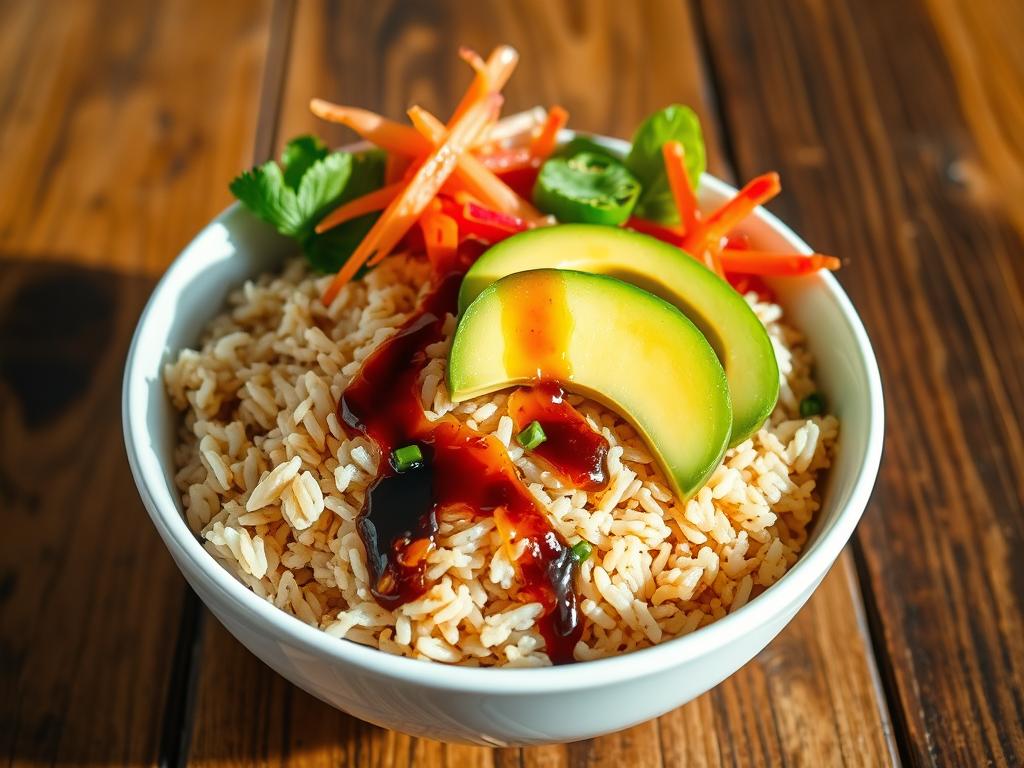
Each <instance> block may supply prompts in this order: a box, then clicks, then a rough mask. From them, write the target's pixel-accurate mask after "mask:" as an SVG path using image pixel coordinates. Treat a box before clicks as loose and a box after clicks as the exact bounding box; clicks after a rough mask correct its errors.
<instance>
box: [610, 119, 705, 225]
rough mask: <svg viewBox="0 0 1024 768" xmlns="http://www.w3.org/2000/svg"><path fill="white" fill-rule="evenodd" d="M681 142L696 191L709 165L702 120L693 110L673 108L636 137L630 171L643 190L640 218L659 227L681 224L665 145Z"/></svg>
mask: <svg viewBox="0 0 1024 768" xmlns="http://www.w3.org/2000/svg"><path fill="white" fill-rule="evenodd" d="M666 141H678V142H679V143H680V144H682V145H683V148H684V149H685V157H686V173H687V176H688V177H689V179H690V186H691V187H692V188H693V189H694V190H696V189H697V186H698V185H699V184H700V177H701V174H703V173H704V169H705V167H706V164H707V159H706V157H705V154H704V138H703V135H702V134H701V130H700V120H699V119H698V118H697V114H696V113H695V112H694V111H693V110H692V109H690V108H689V107H684V106H680V105H679V104H672V105H671V106H668V107H665V109H662V110H659V111H657V112H655V113H654V114H653V115H651V116H650V117H648V118H647V119H646V120H644V122H643V123H641V124H640V127H639V128H637V130H636V133H634V134H633V145H632V147H631V148H630V150H629V154H628V155H627V156H626V167H627V168H629V170H630V171H631V172H632V173H633V175H634V176H635V177H636V178H637V181H639V182H640V184H641V186H642V187H643V191H642V192H641V193H640V199H639V200H638V201H637V204H636V215H637V216H639V217H640V218H643V219H649V220H651V221H655V222H657V223H659V224H678V223H679V212H678V210H677V209H676V205H675V201H674V200H673V198H672V190H671V189H670V187H669V182H668V175H667V174H666V173H665V160H664V156H663V155H662V149H661V148H662V145H663V144H664V143H665V142H666Z"/></svg>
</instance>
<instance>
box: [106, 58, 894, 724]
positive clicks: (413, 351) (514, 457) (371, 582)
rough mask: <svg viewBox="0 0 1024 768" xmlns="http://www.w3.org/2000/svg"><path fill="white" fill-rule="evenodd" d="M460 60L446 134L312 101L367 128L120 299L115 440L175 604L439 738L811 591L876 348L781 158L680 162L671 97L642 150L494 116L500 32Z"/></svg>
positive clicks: (702, 683) (731, 632)
mask: <svg viewBox="0 0 1024 768" xmlns="http://www.w3.org/2000/svg"><path fill="white" fill-rule="evenodd" d="M460 55H461V56H462V58H463V59H464V60H465V61H466V62H467V63H469V64H470V65H471V66H472V67H473V69H474V72H475V75H474V80H473V83H472V85H471V86H470V88H469V89H468V90H467V92H466V95H465V96H464V97H463V99H462V101H461V102H460V104H459V106H458V107H457V109H456V110H455V113H454V114H453V115H452V116H451V118H450V119H449V121H448V122H447V123H443V122H442V121H440V120H438V119H437V118H435V117H434V116H433V115H430V114H429V113H428V112H426V111H425V110H423V109H422V108H421V107H418V106H414V107H412V108H411V109H410V110H409V116H410V118H411V120H412V123H413V125H412V127H410V126H405V125H401V124H399V123H396V122H393V121H390V120H388V119H387V118H385V117H383V116H380V115H375V114H373V113H372V112H368V111H366V110H363V109H359V108H356V107H349V106H344V105H335V104H330V103H328V102H323V101H320V100H314V101H313V102H312V103H311V109H312V111H313V112H314V113H315V114H317V115H318V116H320V117H322V118H324V119H327V120H331V121H335V122H341V123H343V124H345V125H347V126H349V127H350V128H354V129H355V130H356V131H357V132H358V133H360V134H361V135H362V136H363V137H364V138H365V139H368V140H369V141H370V142H372V143H373V144H375V145H376V149H374V150H372V151H368V150H358V149H357V150H352V151H346V150H341V151H335V152H332V151H331V150H329V149H328V148H327V147H326V146H324V145H323V143H322V142H320V141H319V140H317V139H316V138H315V137H311V136H304V137H297V138H295V139H293V140H291V141H289V142H288V144H287V145H286V147H285V150H284V152H283V154H282V157H281V160H280V163H277V162H274V161H270V162H267V163H264V164H261V165H259V166H256V167H254V168H252V169H251V170H249V171H245V172H243V173H241V174H240V175H239V176H238V177H236V179H235V180H234V181H233V182H232V183H231V185H230V188H231V191H232V192H233V193H234V194H235V196H236V197H238V198H239V200H240V201H241V202H242V203H243V204H244V206H245V208H246V209H248V212H246V211H243V210H241V209H239V208H237V207H236V208H234V209H231V210H229V211H228V212H227V213H225V214H224V215H222V216H221V217H220V218H218V219H217V220H215V221H214V222H213V223H211V225H209V226H208V227H207V228H206V229H205V230H204V231H203V232H202V233H201V234H200V235H199V236H198V237H197V238H196V240H195V241H194V242H193V243H192V244H191V245H190V246H189V247H188V248H187V249H186V250H185V252H183V254H182V255H181V256H180V257H179V259H178V260H177V261H176V262H175V263H174V264H173V265H172V267H171V268H170V269H169V270H168V272H167V274H166V275H165V276H164V278H163V280H161V282H160V284H159V285H158V287H157V289H156V291H155V292H154V295H153V297H152V298H151V300H150V303H149V305H148V306H147V308H146V311H145V312H144V313H143V317H142V318H141V320H140V323H139V327H138V329H137V331H136V335H135V338H134V339H133V343H132V348H131V351H130V353H129V359H128V364H127V367H126V373H125V394H124V422H125V440H126V446H127V448H128V455H129V460H130V463H131V465H132V470H133V473H134V475H135V477H136V481H137V483H138V486H139V489H140V493H141V495H142V497H143V500H144V502H145V504H146V507H147V509H148V511H149V512H150V514H151V517H152V518H153V520H154V523H155V524H156V526H157V529H158V531H159V533H160V534H161V536H162V537H163V539H164V541H165V543H167V545H168V548H169V550H170V551H171V553H172V555H173V556H174V558H175V560H176V562H177V563H178V565H179V567H181V569H182V571H183V573H184V574H185V576H186V578H187V579H188V580H189V582H190V583H191V584H192V585H193V587H194V588H195V589H196V591H197V592H198V593H199V595H200V597H201V598H202V599H203V600H204V602H206V603H207V604H208V605H209V606H210V608H211V609H212V610H213V611H214V613H215V614H216V615H217V616H218V618H219V619H220V620H221V621H222V622H223V623H224V624H225V626H226V627H227V628H228V629H229V630H230V631H231V632H232V633H233V634H234V635H235V636H236V637H237V638H239V639H240V640H241V641H242V642H243V643H244V644H245V645H246V646H247V647H249V648H250V650H252V651H253V652H254V653H255V654H256V655H257V656H259V657H260V658H261V659H263V660H264V661H266V662H267V663H268V664H269V665H270V666H272V667H273V668H274V669H276V670H278V671H279V672H281V673H282V674H284V675H285V676H287V677H288V678H289V679H291V680H293V681H294V682H296V683H297V684H299V685H301V686H302V687H304V688H305V689H306V690H308V691H310V692H312V693H314V694H315V695H317V696H319V697H320V698H322V699H324V700H325V701H328V702H330V703H331V704H333V705H335V706H337V707H339V708H342V709H344V710H346V711H349V712H351V713H353V714H355V715H357V716H359V717H361V718H363V719H367V720H370V721H371V722H375V723H378V724H381V725H385V726H387V727H392V728H398V729H400V730H404V731H407V732H410V733H414V734H418V735H429V736H433V737H435V738H442V739H446V740H458V741H473V742H477V743H488V744H509V743H517V744H525V743H542V742H549V741H566V740H573V739H578V738H585V737H588V736H593V735H597V734H600V733H605V732H608V731H610V730H616V729H619V728H622V727H626V726H628V725H630V724H633V723H636V722H639V721H641V720H645V719H648V718H650V717H653V716H656V715H658V714H660V713H662V712H664V711H666V710H667V709H669V708H671V707H674V706H677V705H678V704H680V703H683V702H685V701H687V700H689V699H690V698H692V697H694V696H696V695H697V694H699V693H700V692H702V691H704V690H706V689H707V688H708V687H710V686H712V685H714V684H716V683H717V682H719V681H721V680H722V679H724V677H726V676H728V675H729V674H731V673H732V672H733V671H735V670H736V669H737V668H738V667H739V666H741V665H742V664H743V663H745V662H746V661H747V660H748V659H750V658H751V656H753V654H755V653H756V652H757V651H758V650H759V649H760V648H762V647H763V646H764V645H765V644H766V643H767V642H768V641H769V640H770V639H771V638H772V637H774V636H775V634H777V633H778V632H779V631H780V630H781V629H782V627H784V626H785V624H786V622H788V621H789V620H790V619H791V618H792V616H793V615H794V614H795V612H796V611H797V610H798V609H799V608H800V606H801V605H802V604H803V602H804V601H805V600H806V599H807V598H808V596H809V595H810V594H811V592H812V591H813V590H814V588H815V587H816V586H817V584H818V583H819V582H820V580H821V578H822V577H823V576H824V574H825V572H826V571H827V569H828V567H829V566H830V565H831V563H832V562H833V561H834V560H835V558H836V557H837V555H838V553H839V550H840V549H841V547H842V545H843V544H844V543H845V541H846V539H847V538H848V537H849V535H850V533H851V532H852V529H853V526H854V525H855V523H856V520H857V518H858V517H859V515H860V513H861V511H862V510H863V507H864V504H865V503H866V500H867V495H868V493H869V492H870V487H871V484H872V483H873V480H874V475H875V472H876V470H877V464H878V457H879V453H880V445H881V394H880V387H879V385H878V374H877V368H876V366H875V363H874V358H873V355H872V353H871V350H870V345H869V344H868V342H867V339H866V337H865V336H864V332H863V329H862V328H861V326H860V323H859V321H858V320H857V318H856V314H855V312H854V311H853V309H852V307H850V305H849V302H848V301H847V300H846V298H845V296H844V295H843V294H842V291H841V290H840V289H839V287H838V285H837V284H836V283H835V281H834V280H833V279H832V278H831V277H830V276H828V274H827V272H825V273H823V272H821V270H834V269H837V268H839V266H840V265H841V262H840V260H839V259H836V258H834V257H831V256H827V255H823V254H815V253H812V252H811V251H810V249H809V248H807V246H806V245H805V244H803V243H802V242H801V241H800V240H799V239H798V238H797V237H796V236H795V235H793V234H792V233H791V232H789V230H787V229H786V228H785V226H784V225H782V224H781V223H779V222H778V221H777V220H775V219H773V218H772V217H771V216H770V215H768V214H766V213H765V212H764V211H763V210H762V209H760V208H759V207H758V206H759V205H761V204H763V203H764V202H766V201H768V200H769V199H771V198H772V197H773V196H774V195H776V194H777V193H778V192H779V190H780V185H779V179H778V175H777V174H774V173H767V174H763V175H762V176H759V177H757V178H755V179H752V180H751V181H750V182H748V183H747V184H746V185H744V187H743V188H742V189H740V190H739V191H736V190H731V189H730V188H729V187H727V186H726V185H724V184H722V183H721V182H718V181H716V180H714V179H713V178H710V177H708V176H706V175H703V171H704V164H705V155H704V148H703V143H702V138H701V132H700V126H699V121H698V120H697V118H696V115H695V114H694V113H693V112H692V110H689V109H688V108H686V107H683V106H680V105H670V106H669V107H666V108H665V109H663V110H659V111H658V112H655V113H654V114H652V115H651V116H649V117H648V118H647V119H646V120H645V121H644V122H643V123H642V124H641V125H640V127H639V128H638V129H637V132H636V133H635V134H634V138H633V142H632V144H625V143H623V142H616V141H613V140H606V139H602V138H599V137H591V136H580V135H574V134H572V133H571V132H567V131H565V130H561V129H563V128H564V125H565V122H566V120H567V119H568V113H567V112H566V111H565V110H563V109H561V108H560V107H557V106H553V107H551V108H550V109H549V110H547V111H545V110H543V109H539V108H538V109H535V110H531V111H530V112H528V113H522V114H520V115H517V116H512V117H509V118H505V119H502V120H499V119H498V114H499V109H500V106H501V96H500V91H501V88H502V86H503V85H504V83H505V82H506V81H507V80H508V77H509V75H510V74H511V72H512V70H513V69H514V67H515V64H516V61H517V59H518V54H516V52H515V51H514V50H513V49H511V48H509V47H508V46H499V47H498V48H496V49H495V50H494V51H493V52H492V53H491V55H490V56H489V57H488V58H487V59H486V60H485V59H484V58H483V57H480V56H478V55H477V54H475V53H474V52H472V51H470V50H468V49H462V50H461V51H460ZM698 184H699V185H700V187H699V189H698ZM252 214H255V217H257V218H260V219H263V220H264V221H265V222H267V223H269V224H270V225H271V227H272V229H268V228H267V227H266V226H264V225H262V224H260V223H259V222H257V221H256V220H255V218H253V216H252ZM273 229H276V230H277V232H278V233H280V235H283V236H284V237H283V238H282V237H278V236H277V235H275V234H274V233H273ZM296 246H297V247H298V248H297V249H296ZM296 250H299V251H300V252H301V253H302V256H295V253H296ZM325 273H326V274H325ZM332 273H333V276H332ZM801 276H802V277H801ZM239 286H240V287H239ZM801 329H803V330H805V331H807V332H808V335H807V336H806V337H804V336H803V335H802V334H801ZM840 423H841V424H842V427H841V428H840ZM624 705H625V706H624Z"/></svg>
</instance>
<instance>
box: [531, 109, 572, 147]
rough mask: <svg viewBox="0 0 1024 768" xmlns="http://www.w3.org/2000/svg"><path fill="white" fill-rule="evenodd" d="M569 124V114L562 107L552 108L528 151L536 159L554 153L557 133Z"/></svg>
mask: <svg viewBox="0 0 1024 768" xmlns="http://www.w3.org/2000/svg"><path fill="white" fill-rule="evenodd" d="M567 122H569V113H568V112H566V111H565V110H564V109H563V108H562V107H559V106H557V105H556V106H554V107H552V108H551V109H549V110H548V120H547V122H546V123H544V127H543V128H542V129H541V132H540V134H539V135H538V136H537V138H535V139H534V140H533V141H532V142H531V143H530V151H531V152H532V153H533V154H534V155H535V156H536V157H542V158H543V157H547V156H548V155H550V154H551V153H552V152H554V151H555V145H556V144H557V143H558V132H559V131H560V130H562V129H563V128H565V124H566V123H567Z"/></svg>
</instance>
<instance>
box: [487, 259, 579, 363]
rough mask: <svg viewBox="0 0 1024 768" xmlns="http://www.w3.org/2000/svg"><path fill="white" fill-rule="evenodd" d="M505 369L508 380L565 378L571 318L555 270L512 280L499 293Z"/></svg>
mask: <svg viewBox="0 0 1024 768" xmlns="http://www.w3.org/2000/svg"><path fill="white" fill-rule="evenodd" d="M501 325H502V337H503V338H504V339H505V360H504V362H505V371H506V372H507V373H508V376H509V378H510V379H514V380H515V379H525V380H528V381H543V380H544V379H557V380H560V381H568V380H569V379H570V378H571V377H572V367H571V366H570V365H569V357H568V349H569V340H570V339H571V337H572V330H573V319H572V315H571V314H570V312H569V302H568V300H567V299H566V295H565V281H564V280H563V279H562V277H561V276H560V275H559V274H558V273H557V272H554V271H548V272H538V273H536V279H534V280H531V281H530V282H529V283H526V282H525V281H512V282H510V283H506V284H504V285H503V290H502V292H501Z"/></svg>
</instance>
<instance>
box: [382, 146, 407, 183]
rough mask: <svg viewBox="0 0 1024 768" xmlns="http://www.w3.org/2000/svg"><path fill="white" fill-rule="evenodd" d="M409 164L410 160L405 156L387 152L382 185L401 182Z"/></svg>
mask: <svg viewBox="0 0 1024 768" xmlns="http://www.w3.org/2000/svg"><path fill="white" fill-rule="evenodd" d="M410 163H411V160H410V158H409V157H408V156H407V155H402V154H399V153H398V152H388V158H387V160H386V161H385V162H384V183H385V184H394V183H395V182H396V181H401V180H402V177H403V176H405V172H406V171H408V170H409V165H410Z"/></svg>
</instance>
